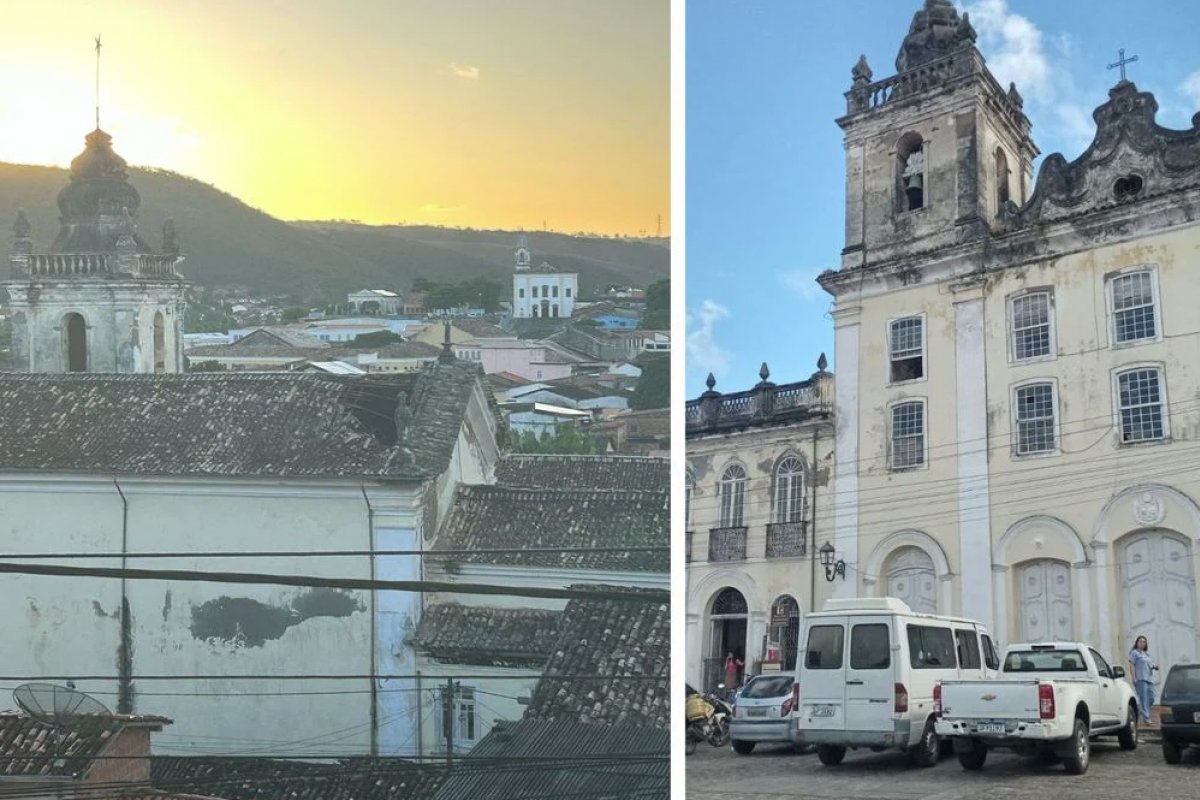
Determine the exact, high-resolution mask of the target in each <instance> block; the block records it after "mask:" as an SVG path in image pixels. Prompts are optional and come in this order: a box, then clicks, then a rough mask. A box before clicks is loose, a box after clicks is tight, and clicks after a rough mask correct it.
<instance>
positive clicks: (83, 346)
mask: <svg viewBox="0 0 1200 800" xmlns="http://www.w3.org/2000/svg"><path fill="white" fill-rule="evenodd" d="M63 352H64V354H65V356H66V358H65V361H66V364H67V372H87V368H88V351H87V323H86V322H84V319H83V315H81V314H76V313H70V314H67V315H66V316H65V317H63Z"/></svg>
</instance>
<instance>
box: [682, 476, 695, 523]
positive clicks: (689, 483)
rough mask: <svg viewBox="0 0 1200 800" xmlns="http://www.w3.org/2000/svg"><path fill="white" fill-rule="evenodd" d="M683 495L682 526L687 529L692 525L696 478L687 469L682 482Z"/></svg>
mask: <svg viewBox="0 0 1200 800" xmlns="http://www.w3.org/2000/svg"><path fill="white" fill-rule="evenodd" d="M684 487H685V488H684V494H683V524H684V526H685V527H689V526H691V524H692V497H693V493H694V492H695V491H696V476H695V475H693V474H692V471H691V470H690V469H689V470H688V471H687V479H686V480H685V482H684Z"/></svg>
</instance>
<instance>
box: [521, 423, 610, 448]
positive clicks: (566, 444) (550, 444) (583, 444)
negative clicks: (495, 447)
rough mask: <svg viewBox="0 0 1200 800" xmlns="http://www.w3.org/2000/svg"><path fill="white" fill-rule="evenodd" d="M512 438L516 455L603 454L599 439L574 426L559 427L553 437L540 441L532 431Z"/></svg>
mask: <svg viewBox="0 0 1200 800" xmlns="http://www.w3.org/2000/svg"><path fill="white" fill-rule="evenodd" d="M513 438H514V441H513V451H514V452H517V453H542V454H553V455H584V456H588V455H598V454H601V453H603V452H604V444H603V443H602V442H601V440H600V439H599V438H597V437H595V436H589V435H588V434H586V433H584V432H583V431H581V430H580V429H579V428H577V427H576V426H574V425H560V426H558V427H557V428H555V429H554V434H553V435H548V436H543V437H542V438H541V439H538V437H537V435H536V434H534V433H533V432H532V431H525V432H524V433H521V434H519V435H517V436H515V437H513Z"/></svg>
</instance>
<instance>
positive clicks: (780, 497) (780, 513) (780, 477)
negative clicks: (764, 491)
mask: <svg viewBox="0 0 1200 800" xmlns="http://www.w3.org/2000/svg"><path fill="white" fill-rule="evenodd" d="M802 519H804V466H803V465H802V464H801V463H800V459H798V458H794V457H788V458H785V459H784V460H783V461H781V462H780V464H779V467H778V468H777V469H776V470H775V521H776V522H800V521H801V520H802Z"/></svg>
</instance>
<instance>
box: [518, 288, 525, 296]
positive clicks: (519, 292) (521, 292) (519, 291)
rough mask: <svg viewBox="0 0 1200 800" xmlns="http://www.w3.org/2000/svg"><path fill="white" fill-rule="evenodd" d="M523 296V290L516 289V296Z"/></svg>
mask: <svg viewBox="0 0 1200 800" xmlns="http://www.w3.org/2000/svg"><path fill="white" fill-rule="evenodd" d="M524 296H525V290H524V289H517V297H524Z"/></svg>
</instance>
